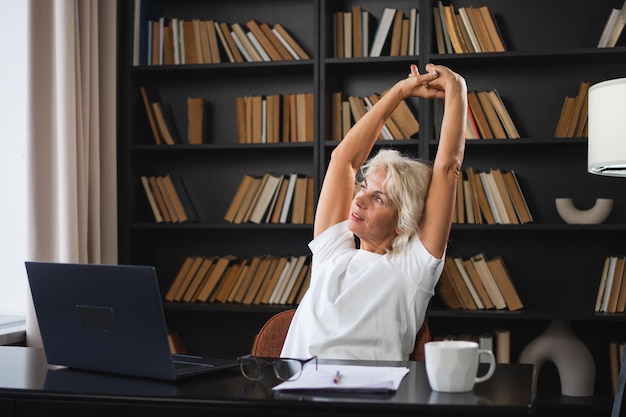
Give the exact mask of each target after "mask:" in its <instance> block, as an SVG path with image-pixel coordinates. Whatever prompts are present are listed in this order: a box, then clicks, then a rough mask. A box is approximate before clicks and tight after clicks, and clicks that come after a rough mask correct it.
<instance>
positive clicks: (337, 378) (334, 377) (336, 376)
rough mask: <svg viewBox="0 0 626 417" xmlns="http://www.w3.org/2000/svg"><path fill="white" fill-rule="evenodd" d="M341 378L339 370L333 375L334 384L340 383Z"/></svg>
mask: <svg viewBox="0 0 626 417" xmlns="http://www.w3.org/2000/svg"><path fill="white" fill-rule="evenodd" d="M340 379H341V374H340V373H339V371H337V373H336V374H335V375H334V376H333V384H338V383H339V380H340Z"/></svg>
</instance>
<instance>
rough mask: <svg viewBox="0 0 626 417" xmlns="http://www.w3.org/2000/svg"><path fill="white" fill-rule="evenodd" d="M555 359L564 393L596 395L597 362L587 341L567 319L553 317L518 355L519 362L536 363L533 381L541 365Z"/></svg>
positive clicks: (581, 395) (573, 395)
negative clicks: (576, 333)
mask: <svg viewBox="0 0 626 417" xmlns="http://www.w3.org/2000/svg"><path fill="white" fill-rule="evenodd" d="M548 361H550V362H553V363H554V365H556V368H557V370H558V372H559V378H560V380H561V394H563V395H567V396H570V397H589V396H592V395H593V387H594V383H595V377H596V365H595V362H594V360H593V356H592V355H591V352H589V349H588V348H587V346H585V344H584V343H583V342H582V341H581V340H580V339H579V338H578V337H577V336H576V335H575V334H574V332H573V330H572V327H571V325H570V323H569V322H568V321H565V320H552V322H550V324H549V325H548V327H547V328H546V330H545V331H544V332H543V333H542V334H540V335H539V336H538V337H537V338H536V339H534V340H533V341H532V342H530V343H529V344H528V346H526V347H525V348H524V350H523V351H522V353H521V354H520V356H519V362H520V363H530V364H533V365H535V373H534V378H535V381H533V382H534V384H535V386H536V383H537V381H536V379H537V378H538V377H539V373H540V371H541V366H542V365H543V364H544V363H545V362H548Z"/></svg>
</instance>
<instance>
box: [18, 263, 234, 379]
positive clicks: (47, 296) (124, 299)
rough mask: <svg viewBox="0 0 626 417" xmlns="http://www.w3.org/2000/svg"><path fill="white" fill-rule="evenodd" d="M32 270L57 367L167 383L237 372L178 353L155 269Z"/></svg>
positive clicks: (42, 266) (49, 355) (225, 361)
mask: <svg viewBox="0 0 626 417" xmlns="http://www.w3.org/2000/svg"><path fill="white" fill-rule="evenodd" d="M25 264H26V272H27V275H28V281H29V284H30V289H31V293H32V297H33V305H34V308H35V312H36V315H37V320H38V322H39V329H40V332H41V339H42V342H43V348H44V351H45V354H46V359H47V361H48V363H49V364H51V365H62V366H66V367H69V368H76V369H83V370H91V371H102V372H110V373H115V374H125V375H133V376H139V377H149V378H156V379H161V380H177V379H179V378H182V377H186V376H191V375H198V374H204V373H207V372H216V371H222V370H225V369H230V368H233V367H236V366H237V360H236V359H230V358H206V357H199V356H192V355H178V354H172V353H171V350H170V346H169V341H168V333H167V327H166V322H165V316H164V314H163V305H162V303H161V294H160V291H159V286H158V281H157V274H156V270H155V268H154V267H151V266H136V265H96V264H68V263H48V262H26V263H25Z"/></svg>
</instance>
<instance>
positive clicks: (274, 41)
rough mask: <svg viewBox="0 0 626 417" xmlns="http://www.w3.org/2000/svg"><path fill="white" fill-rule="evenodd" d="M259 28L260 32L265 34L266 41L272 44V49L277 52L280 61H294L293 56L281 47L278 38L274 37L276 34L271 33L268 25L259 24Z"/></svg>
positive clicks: (281, 44)
mask: <svg viewBox="0 0 626 417" xmlns="http://www.w3.org/2000/svg"><path fill="white" fill-rule="evenodd" d="M259 26H260V27H261V30H262V31H263V33H265V36H266V37H267V39H269V41H270V42H271V43H272V45H273V46H274V48H275V49H276V50H277V51H278V53H279V54H280V57H281V59H283V60H286V61H289V60H293V59H294V57H293V55H291V54H290V53H289V50H288V49H287V48H286V47H285V45H283V43H282V42H281V41H280V39H278V37H277V36H276V33H274V32H273V31H272V28H271V26H270V25H269V24H268V23H265V22H261V24H260V25H259Z"/></svg>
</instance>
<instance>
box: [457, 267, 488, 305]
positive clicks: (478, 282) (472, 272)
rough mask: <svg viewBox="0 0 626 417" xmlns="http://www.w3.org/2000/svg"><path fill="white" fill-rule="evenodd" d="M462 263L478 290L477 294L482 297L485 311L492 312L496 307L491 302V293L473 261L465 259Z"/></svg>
mask: <svg viewBox="0 0 626 417" xmlns="http://www.w3.org/2000/svg"><path fill="white" fill-rule="evenodd" d="M462 262H463V265H464V266H465V270H466V271H467V274H468V275H469V277H470V279H471V280H472V284H474V288H476V292H478V295H479V296H480V299H481V300H482V302H483V304H484V306H485V309H487V310H491V309H492V308H494V307H495V306H494V304H493V302H492V301H491V297H490V296H489V292H488V291H487V288H485V284H484V282H483V280H482V279H481V277H480V274H479V273H478V271H477V270H476V266H475V265H474V263H473V262H472V260H471V259H465V260H462Z"/></svg>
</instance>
